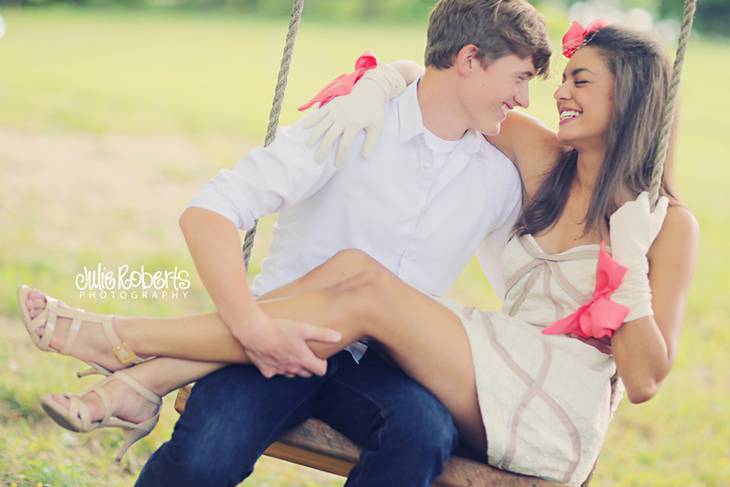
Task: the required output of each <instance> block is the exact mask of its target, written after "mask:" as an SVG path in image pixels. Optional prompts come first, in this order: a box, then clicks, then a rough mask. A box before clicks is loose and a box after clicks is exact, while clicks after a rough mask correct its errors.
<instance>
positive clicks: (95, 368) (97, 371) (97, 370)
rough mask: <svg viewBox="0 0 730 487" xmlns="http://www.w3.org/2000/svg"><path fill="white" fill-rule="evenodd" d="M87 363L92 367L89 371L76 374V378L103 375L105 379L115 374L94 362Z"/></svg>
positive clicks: (85, 370)
mask: <svg viewBox="0 0 730 487" xmlns="http://www.w3.org/2000/svg"><path fill="white" fill-rule="evenodd" d="M86 363H87V364H89V365H90V367H89V368H88V369H84V370H79V371H78V372H76V377H78V378H79V379H81V378H82V377H88V376H90V375H103V376H104V377H109V376H110V375H112V374H113V372H112V371H111V370H109V369H106V368H104V367H102V366H101V365H99V364H96V363H94V362H86Z"/></svg>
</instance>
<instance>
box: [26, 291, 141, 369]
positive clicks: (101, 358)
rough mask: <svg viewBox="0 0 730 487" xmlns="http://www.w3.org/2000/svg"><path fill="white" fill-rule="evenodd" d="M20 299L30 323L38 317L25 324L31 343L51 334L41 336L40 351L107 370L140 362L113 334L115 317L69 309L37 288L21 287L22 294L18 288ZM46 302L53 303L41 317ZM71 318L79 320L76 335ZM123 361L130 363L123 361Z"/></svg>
mask: <svg viewBox="0 0 730 487" xmlns="http://www.w3.org/2000/svg"><path fill="white" fill-rule="evenodd" d="M20 296H22V297H24V298H25V299H23V301H24V302H22V303H21V305H22V306H24V307H25V314H27V316H28V317H29V318H30V320H32V321H34V322H35V321H36V318H38V322H37V323H34V324H33V325H29V324H28V323H26V327H28V331H29V333H32V334H34V335H35V337H31V338H33V341H34V343H36V345H39V343H40V342H43V341H44V340H43V339H44V335H45V334H46V333H47V332H50V333H51V336H50V337H45V340H47V342H46V345H47V346H46V347H43V346H42V344H41V345H39V347H40V348H42V349H45V350H47V349H48V348H50V349H51V350H52V351H55V352H59V353H63V354H65V355H70V356H72V357H74V358H77V359H79V360H83V361H85V362H87V363H89V364H96V365H98V366H101V367H102V368H103V369H107V370H108V371H115V370H120V369H123V368H125V367H128V366H129V365H131V364H133V363H139V362H140V360H141V359H139V358H138V357H137V356H136V355H135V354H134V353H133V352H131V351H130V350H129V349H128V347H127V345H126V344H124V343H123V342H122V341H121V339H119V337H118V334H117V333H116V329H117V328H118V325H119V320H118V318H116V317H114V316H109V315H97V314H95V313H88V312H85V311H84V310H81V309H79V308H72V307H70V306H68V305H66V303H64V302H63V301H56V300H54V299H53V298H50V297H47V296H46V295H44V294H43V293H42V292H40V291H39V290H38V289H30V288H25V291H23V288H22V287H21V291H20ZM49 301H50V302H54V304H53V306H52V307H53V308H54V309H52V310H48V311H49V312H47V313H45V317H42V315H43V314H44V312H45V311H46V308H48V307H49ZM52 313H56V314H58V316H57V317H56V319H55V320H54V321H53V325H52V329H51V330H47V329H46V328H47V326H46V325H47V323H48V322H49V318H52V317H51V314H52ZM64 315H66V316H64ZM73 316H77V317H78V320H79V321H80V326H79V327H78V331H77V332H74V330H73V329H72V317H73ZM100 317H101V318H102V319H103V320H106V321H108V323H109V324H108V326H107V328H108V329H107V330H105V329H104V325H102V324H101V323H100V319H99V318H100ZM86 318H88V319H86ZM110 335H111V336H110ZM115 346H117V347H115ZM114 348H119V351H118V352H116V353H115V352H114ZM127 358H129V359H130V360H124V359H127ZM123 360H124V361H123Z"/></svg>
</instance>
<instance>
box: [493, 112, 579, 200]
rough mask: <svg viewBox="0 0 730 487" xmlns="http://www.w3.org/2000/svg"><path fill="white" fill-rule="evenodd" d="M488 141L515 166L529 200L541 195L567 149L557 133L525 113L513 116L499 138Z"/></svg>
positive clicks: (509, 117) (510, 115)
mask: <svg viewBox="0 0 730 487" xmlns="http://www.w3.org/2000/svg"><path fill="white" fill-rule="evenodd" d="M487 140H489V142H491V143H492V144H493V145H494V146H495V147H497V148H498V149H499V150H500V151H501V152H502V153H503V154H504V155H506V156H507V157H508V158H509V159H510V160H511V161H512V162H514V163H515V165H516V166H517V169H519V171H520V176H522V181H523V183H524V185H525V192H526V193H527V196H528V198H530V197H532V196H533V195H534V194H535V193H536V192H537V190H538V188H539V187H540V185H541V184H542V181H543V179H544V177H545V176H546V175H547V174H548V173H549V172H550V170H551V169H552V168H553V166H554V165H555V162H556V161H557V160H558V157H559V155H560V152H561V151H562V150H564V149H565V146H563V145H562V144H561V143H560V141H559V140H558V135H557V134H556V133H555V132H553V131H552V130H550V129H549V128H548V127H547V126H546V125H545V124H543V123H542V122H541V121H540V120H538V119H537V118H535V117H532V116H530V115H528V114H526V113H524V112H515V111H511V112H509V114H508V115H507V118H506V119H505V120H504V122H502V125H501V129H500V131H499V134H497V135H494V136H489V137H487Z"/></svg>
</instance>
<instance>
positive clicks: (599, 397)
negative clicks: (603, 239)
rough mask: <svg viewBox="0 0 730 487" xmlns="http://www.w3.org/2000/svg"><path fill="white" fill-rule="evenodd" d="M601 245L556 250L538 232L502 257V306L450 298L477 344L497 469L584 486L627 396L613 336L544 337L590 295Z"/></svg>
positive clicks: (480, 388)
mask: <svg viewBox="0 0 730 487" xmlns="http://www.w3.org/2000/svg"><path fill="white" fill-rule="evenodd" d="M598 252H599V245H597V244H596V245H581V246H578V247H574V248H572V249H569V250H567V251H565V252H561V253H559V254H547V253H545V252H543V251H542V249H541V248H540V246H539V244H538V243H537V241H536V240H535V239H534V238H533V237H532V235H524V236H515V237H513V238H512V239H511V240H510V241H509V242H508V243H507V246H506V247H505V249H504V253H503V254H502V268H503V272H504V276H505V278H506V293H505V299H504V303H503V307H502V308H503V312H501V313H497V312H488V311H479V310H477V309H474V308H471V307H464V306H463V305H459V304H456V303H453V302H450V301H447V300H441V303H442V304H444V305H445V306H447V307H448V308H449V309H451V310H452V311H453V312H454V313H456V315H457V316H459V317H460V318H461V321H462V324H463V325H464V327H465V329H466V332H467V335H468V337H469V343H470V346H471V351H472V357H473V362H474V370H475V376H476V386H477V394H478V398H479V408H480V410H481V414H482V421H483V422H484V428H485V430H486V433H487V458H488V462H489V464H490V465H493V466H495V467H498V468H501V469H504V470H509V471H512V472H519V473H523V474H527V475H534V476H538V477H543V478H547V479H551V480H556V481H560V482H565V483H568V484H571V485H580V484H581V483H582V482H583V481H584V480H585V479H586V478H587V477H588V475H589V473H590V472H591V470H592V468H593V466H594V464H595V462H596V460H597V458H598V454H599V452H600V450H601V447H602V445H603V441H604V438H605V435H606V430H607V427H608V423H609V421H610V420H611V418H612V417H613V413H614V411H615V409H616V406H617V405H618V402H619V401H620V399H621V397H622V396H623V385H622V384H621V381H620V379H618V375H617V373H616V364H615V362H614V359H613V356H612V354H611V348H610V341H609V340H606V339H604V340H596V339H583V338H580V337H577V336H573V335H542V334H541V330H542V329H543V328H545V327H547V326H549V325H550V324H552V323H553V322H555V321H556V320H558V319H560V318H563V317H565V316H566V315H569V314H570V313H573V312H574V311H576V310H577V309H578V308H579V307H580V306H581V305H582V304H585V303H587V302H588V301H589V300H590V299H591V296H592V294H593V289H594V285H595V281H596V265H597V263H598Z"/></svg>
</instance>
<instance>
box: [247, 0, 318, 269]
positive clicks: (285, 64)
mask: <svg viewBox="0 0 730 487" xmlns="http://www.w3.org/2000/svg"><path fill="white" fill-rule="evenodd" d="M303 9H304V0H294V3H293V5H292V12H291V20H290V21H289V31H288V32H287V34H286V43H285V45H284V53H283V54H282V57H281V65H280V66H279V79H278V80H277V82H276V91H275V92H274V103H273V105H272V106H271V112H270V113H269V127H268V128H267V129H266V139H265V142H264V146H267V145H269V144H271V143H272V142H273V141H274V137H275V136H276V128H277V127H278V126H279V115H280V114H281V105H282V102H283V101H284V91H286V82H287V80H288V78H289V66H290V65H291V58H292V53H293V52H294V41H295V40H296V38H297V32H299V24H300V22H301V20H302V10H303ZM258 223H259V221H258V220H256V221H254V224H253V228H252V229H251V230H249V231H247V232H246V237H245V238H244V240H243V249H242V252H243V265H244V266H245V267H246V269H248V261H249V260H250V258H251V250H252V249H253V243H254V239H255V238H256V228H257V227H258Z"/></svg>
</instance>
